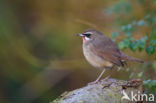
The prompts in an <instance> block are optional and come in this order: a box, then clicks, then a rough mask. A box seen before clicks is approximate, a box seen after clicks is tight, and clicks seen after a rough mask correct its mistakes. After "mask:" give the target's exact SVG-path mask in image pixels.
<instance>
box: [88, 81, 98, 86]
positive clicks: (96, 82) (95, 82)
mask: <svg viewBox="0 0 156 103" xmlns="http://www.w3.org/2000/svg"><path fill="white" fill-rule="evenodd" d="M98 83H99V80H95V81H93V82H90V83H88V85H93V84H98Z"/></svg>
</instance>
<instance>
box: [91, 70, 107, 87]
mask: <svg viewBox="0 0 156 103" xmlns="http://www.w3.org/2000/svg"><path fill="white" fill-rule="evenodd" d="M104 72H105V69H103V71H102V72H101V74H100V75H99V76H98V78H97V79H96V80H95V81H94V82H91V83H88V84H89V85H90V84H96V83H98V82H99V80H100V78H101V77H102V75H103V73H104Z"/></svg>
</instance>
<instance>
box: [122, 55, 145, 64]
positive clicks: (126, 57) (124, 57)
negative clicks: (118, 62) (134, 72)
mask: <svg viewBox="0 0 156 103" xmlns="http://www.w3.org/2000/svg"><path fill="white" fill-rule="evenodd" d="M121 59H122V60H127V61H137V62H140V63H144V61H142V60H140V59H137V58H134V57H131V56H128V55H126V54H124V53H121Z"/></svg>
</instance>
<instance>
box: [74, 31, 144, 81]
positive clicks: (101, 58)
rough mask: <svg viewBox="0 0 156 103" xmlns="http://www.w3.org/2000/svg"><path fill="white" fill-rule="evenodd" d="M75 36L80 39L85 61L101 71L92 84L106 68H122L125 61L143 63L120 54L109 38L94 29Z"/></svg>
mask: <svg viewBox="0 0 156 103" xmlns="http://www.w3.org/2000/svg"><path fill="white" fill-rule="evenodd" d="M77 35H78V36H81V37H82V40H83V53H84V56H85V58H86V59H87V61H88V62H89V63H90V64H91V65H92V66H94V67H96V68H102V69H103V71H102V72H101V74H100V75H99V77H98V78H97V79H96V80H95V81H94V82H92V83H97V82H98V81H99V80H100V78H101V77H102V75H103V73H104V72H105V69H106V68H113V67H114V66H121V67H123V66H124V64H125V63H126V61H137V62H140V63H143V61H142V60H139V59H136V58H134V57H131V56H128V55H126V54H124V53H122V52H121V51H120V50H119V49H118V48H117V46H116V45H115V43H114V42H113V41H112V40H111V39H110V38H108V37H106V36H105V35H103V34H102V33H101V32H99V31H97V30H95V29H88V30H86V31H84V32H83V33H82V34H77Z"/></svg>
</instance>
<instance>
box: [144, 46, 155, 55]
mask: <svg viewBox="0 0 156 103" xmlns="http://www.w3.org/2000/svg"><path fill="white" fill-rule="evenodd" d="M146 52H147V54H149V55H151V54H152V53H154V49H153V47H152V46H148V47H146Z"/></svg>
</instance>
